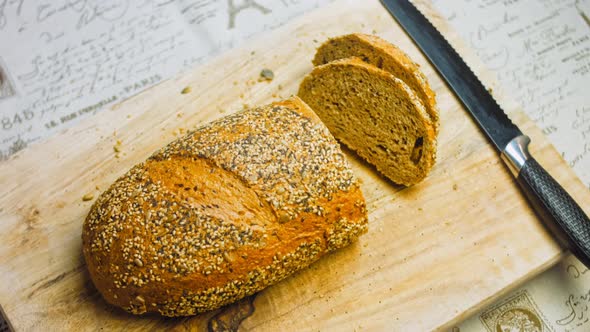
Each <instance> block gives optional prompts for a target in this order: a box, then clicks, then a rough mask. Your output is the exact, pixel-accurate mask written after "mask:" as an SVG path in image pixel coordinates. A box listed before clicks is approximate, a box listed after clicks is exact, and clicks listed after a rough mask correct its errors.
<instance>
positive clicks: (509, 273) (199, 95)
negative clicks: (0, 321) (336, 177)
mask: <svg viewBox="0 0 590 332" xmlns="http://www.w3.org/2000/svg"><path fill="white" fill-rule="evenodd" d="M421 6H422V8H426V9H427V7H428V4H427V3H421ZM428 12H429V13H430V15H431V17H432V19H433V20H434V21H435V22H437V24H438V25H439V27H440V28H441V30H442V31H443V32H444V33H445V34H446V35H447V36H449V38H451V39H452V40H453V42H454V43H455V45H456V46H457V47H458V49H459V50H460V53H462V54H464V55H465V57H466V58H467V59H470V63H472V65H473V68H474V69H475V71H476V72H478V73H479V74H480V75H481V77H482V78H483V79H484V80H485V81H486V82H487V83H488V84H490V85H491V86H492V87H493V88H494V94H496V95H497V96H498V98H499V99H500V100H501V101H502V104H504V106H505V107H506V108H507V109H508V111H509V113H510V115H511V117H512V118H513V120H514V121H515V122H517V123H518V124H519V125H520V126H521V128H522V129H523V130H524V131H525V132H526V133H528V134H529V135H530V136H532V139H533V146H532V150H533V152H534V155H535V156H536V157H537V158H538V160H540V162H541V163H542V164H543V165H545V167H546V168H547V169H549V170H550V171H551V173H553V174H554V175H555V176H556V177H557V178H558V179H559V181H560V182H561V183H562V184H563V185H564V186H565V187H566V188H567V189H568V190H569V191H570V192H571V193H572V194H573V195H574V196H575V197H576V198H577V200H578V202H579V203H580V204H581V205H582V206H584V207H586V208H588V207H590V192H589V191H588V190H587V189H586V188H585V187H584V186H583V185H582V184H581V183H580V182H579V181H578V180H577V178H576V176H575V175H574V174H573V172H572V171H571V170H570V169H569V168H568V167H567V166H566V164H565V163H564V162H563V160H562V159H561V158H560V156H559V154H558V153H557V152H556V151H555V150H554V149H553V148H552V147H551V146H550V145H549V143H548V142H547V140H546V139H545V138H544V137H543V136H542V135H541V133H540V132H539V130H538V129H537V128H535V127H534V125H533V124H532V123H531V121H530V120H529V119H527V118H526V116H524V115H523V113H522V112H521V111H520V110H519V109H518V108H517V107H515V105H514V104H511V103H510V102H507V101H506V99H504V98H503V97H502V95H501V94H500V92H499V90H498V88H497V87H496V86H495V83H494V82H493V81H492V80H491V79H490V76H489V74H487V73H485V72H484V71H483V70H482V68H483V67H482V66H481V64H478V63H477V61H475V60H474V57H473V54H472V52H471V51H470V50H469V49H467V48H466V47H464V46H462V45H461V43H460V41H458V40H456V39H455V38H454V34H453V32H452V31H451V30H450V29H448V27H447V26H446V25H445V23H444V22H443V21H442V20H440V18H439V17H437V16H436V15H435V13H433V12H431V11H428ZM359 31H360V32H365V33H376V34H378V35H380V36H382V37H384V38H386V39H388V40H390V41H392V42H394V43H396V44H397V45H399V46H400V47H401V48H402V49H403V50H405V51H406V52H407V53H409V54H410V56H411V57H412V58H413V59H415V61H417V62H418V63H420V64H421V65H422V68H423V71H424V72H425V74H426V76H427V77H428V79H429V81H430V83H431V85H432V87H433V89H434V90H435V91H436V93H437V100H438V104H439V107H440V110H441V132H440V138H439V153H438V163H437V165H436V167H435V168H434V171H433V172H432V174H431V175H430V176H429V177H428V179H427V180H426V181H424V182H423V183H421V184H419V185H417V186H414V187H411V188H402V187H398V186H394V185H392V184H391V183H390V182H388V181H386V180H384V179H383V178H381V177H380V176H378V175H377V174H376V173H375V172H374V171H373V169H371V168H370V167H367V165H365V164H364V163H363V162H361V161H360V160H358V159H357V158H356V157H355V156H354V155H352V154H350V153H347V154H348V156H349V157H350V158H349V159H350V161H351V163H352V165H353V168H354V170H355V171H356V173H357V174H358V176H359V177H360V178H361V180H362V183H363V184H362V188H363V191H364V193H365V197H366V199H367V202H368V208H369V212H370V230H369V233H368V234H366V235H364V236H363V237H362V238H361V239H360V240H359V241H358V242H357V243H355V244H354V245H352V246H350V247H348V248H346V249H343V250H340V251H339V252H336V253H334V254H331V255H328V256H326V257H324V258H322V259H321V260H320V261H318V262H317V263H316V264H313V265H312V266H311V267H309V268H307V269H304V270H303V271H300V272H299V273H296V274H295V275H293V276H291V277H290V278H288V279H286V280H284V281H283V282H281V283H279V284H277V285H275V286H272V287H270V288H268V289H266V290H264V291H262V292H260V293H259V294H258V295H257V296H255V297H251V298H248V299H246V300H244V301H242V302H240V303H239V304H237V305H234V306H229V307H226V308H224V309H222V310H218V311H216V312H212V313H208V314H203V315H200V316H196V317H190V318H178V319H163V318H161V317H158V316H147V317H137V316H132V315H129V314H126V313H124V312H122V311H120V310H118V309H115V308H112V307H110V306H108V305H107V304H106V303H105V302H104V301H103V300H102V298H101V297H100V295H99V294H98V293H97V292H96V290H95V289H94V288H93V285H92V283H91V281H90V280H89V277H88V273H87V272H86V267H85V265H84V260H83V257H82V253H81V239H80V234H81V227H82V222H83V220H84V218H85V216H86V214H87V213H88V210H89V208H90V206H91V204H92V201H83V200H82V197H83V196H84V195H85V194H88V193H91V194H93V195H94V197H97V196H98V195H99V193H100V191H101V190H104V189H106V188H107V187H108V185H109V184H110V183H111V182H113V181H114V180H115V179H116V178H117V177H118V176H120V175H122V174H123V173H124V172H125V171H126V170H127V169H129V168H130V167H131V166H132V165H133V164H136V163H138V162H140V161H142V160H144V159H145V158H147V157H148V156H149V155H150V154H151V152H152V151H154V150H156V149H157V148H159V147H161V146H163V145H165V144H166V143H167V142H169V141H171V140H173V139H174V138H175V137H176V135H178V134H179V132H183V131H184V130H187V129H190V128H194V127H196V126H198V125H200V124H202V123H204V122H207V121H210V120H212V119H215V118H218V117H220V116H223V115H224V114H227V113H229V112H234V111H236V110H240V109H242V108H243V107H244V106H245V104H248V105H262V104H266V103H268V102H270V101H273V100H278V99H282V98H285V97H287V96H289V95H291V94H294V93H295V92H296V91H297V87H298V84H299V82H300V81H301V79H302V78H303V76H304V75H305V74H306V73H308V72H309V71H310V70H311V68H312V66H311V62H310V60H311V58H312V56H313V54H314V50H315V48H316V47H317V46H318V45H319V44H320V43H321V42H322V41H324V40H325V39H326V38H328V37H330V36H336V35H340V34H345V33H350V32H359ZM263 68H270V69H272V70H273V71H274V73H275V79H274V80H273V81H272V82H258V80H257V79H258V77H259V73H260V71H261V69H263ZM189 86H190V87H191V92H190V93H187V94H181V91H182V90H183V89H184V88H185V87H189ZM118 140H119V141H121V142H122V143H121V147H120V149H121V152H120V153H119V154H118V156H119V158H117V157H116V154H115V152H114V150H113V146H114V145H115V144H117V143H116V142H117V141H118ZM0 183H2V186H3V190H2V193H1V194H0V225H1V227H2V233H1V234H0V278H1V279H0V304H1V306H2V310H3V313H4V314H5V315H6V316H7V318H8V320H9V322H10V324H11V325H12V327H13V328H15V329H16V330H18V331H28V330H75V331H79V330H97V329H103V330H107V331H110V330H114V329H124V330H144V329H156V330H160V329H176V330H200V329H207V326H209V328H211V329H214V328H216V327H218V328H219V327H223V326H234V327H235V326H237V324H239V322H240V320H242V319H244V320H243V321H242V322H241V325H240V329H242V330H268V331H286V330H297V331H299V330H308V329H314V330H347V331H351V330H356V329H359V330H361V329H362V330H365V329H370V330H382V329H386V330H400V329H401V328H402V327H403V329H404V330H411V331H415V330H420V331H424V330H431V329H437V328H443V327H447V326H449V324H452V323H453V322H455V321H457V320H459V319H462V318H465V317H466V316H467V315H468V314H470V313H472V312H473V311H474V310H476V309H478V308H480V307H481V306H482V305H484V304H486V303H489V302H490V301H491V300H492V299H494V297H496V296H498V295H499V294H501V293H502V292H505V291H506V290H508V289H510V288H512V287H514V286H515V285H517V284H518V283H520V282H522V281H524V280H526V279H528V278H530V277H532V276H534V275H535V274H537V273H539V272H540V271H542V270H544V269H546V268H547V267H548V266H550V265H551V264H553V263H554V262H556V261H557V260H558V259H559V258H560V257H561V256H562V254H563V252H562V250H561V249H560V248H559V247H558V246H557V245H556V244H555V243H554V242H553V240H552V239H551V237H550V236H549V235H548V234H547V233H546V231H545V230H544V228H543V227H542V226H541V224H540V223H539V221H538V219H537V218H536V217H535V216H534V214H533V213H532V212H531V210H530V209H529V207H528V205H527V204H526V202H525V201H524V199H523V197H522V196H521V193H520V192H519V190H518V189H517V187H516V183H515V182H514V181H513V179H512V178H511V176H510V175H509V172H508V171H507V169H506V168H505V167H504V166H503V164H502V163H501V162H500V159H499V158H498V155H497V153H496V152H495V151H494V150H493V149H492V147H491V145H490V144H488V143H487V141H486V139H485V138H484V137H483V136H482V134H481V133H480V132H479V130H478V128H477V127H476V126H475V124H474V122H473V121H472V120H471V118H470V117H469V116H468V115H467V113H466V112H465V110H464V109H463V108H462V106H460V104H459V103H458V101H457V99H456V98H455V97H454V96H453V95H452V94H451V93H450V91H449V90H448V88H447V87H446V86H445V85H444V84H443V82H442V81H441V79H440V78H439V76H437V74H436V73H435V72H434V71H433V69H432V67H431V66H430V65H429V64H428V63H427V62H426V60H425V59H424V57H423V56H422V55H421V54H420V53H419V51H418V50H417V49H416V48H415V46H414V45H413V44H412V43H411V42H410V40H409V39H408V37H407V36H406V35H405V34H404V33H403V32H402V30H401V29H400V28H399V26H398V25H397V24H396V23H395V22H394V21H393V20H392V19H391V17H390V16H389V15H388V14H387V12H385V10H384V9H383V8H382V7H381V5H380V4H379V3H378V1H376V0H371V1H362V2H361V1H340V2H336V3H334V4H332V5H331V6H329V7H326V8H323V9H320V10H318V11H316V12H313V13H310V14H308V15H306V16H305V17H302V18H300V19H297V20H295V21H293V22H292V23H290V24H289V25H287V26H285V27H283V28H280V29H279V30H277V31H275V32H274V33H272V34H270V35H266V36H263V37H262V38H260V39H258V40H257V41H254V42H251V43H249V44H248V45H246V46H244V47H242V48H240V49H237V50H233V51H231V52H229V53H227V54H225V55H223V56H221V57H218V58H217V59H215V60H214V61H211V62H209V63H208V64H207V65H205V66H202V67H199V68H195V69H194V70H192V71H190V72H188V73H186V74H185V75H183V76H181V77H178V78H176V79H172V80H170V81H167V82H164V83H162V84H160V85H158V86H156V87H154V88H152V89H150V90H149V91H146V92H144V93H141V94H139V95H137V96H135V97H133V98H131V99H130V100H127V101H125V102H123V103H121V104H119V105H117V106H115V107H113V108H112V109H111V110H105V111H103V112H101V113H100V114H98V115H96V116H95V117H93V118H92V119H90V120H88V121H85V122H83V123H80V124H79V125H77V126H76V127H74V128H71V129H69V130H65V131H63V132H61V133H60V134H58V135H56V136H55V137H53V138H51V139H50V140H48V141H45V142H43V143H40V144H37V145H34V146H32V147H30V148H29V149H27V150H26V151H23V152H22V153H20V154H18V155H16V156H14V157H13V158H12V159H11V160H9V161H8V162H6V163H4V164H2V165H0ZM586 210H587V211H588V209H586ZM224 324H226V325H224Z"/></svg>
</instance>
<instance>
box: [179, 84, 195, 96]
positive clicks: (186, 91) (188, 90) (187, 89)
mask: <svg viewBox="0 0 590 332" xmlns="http://www.w3.org/2000/svg"><path fill="white" fill-rule="evenodd" d="M191 91H192V89H191V87H190V86H187V87H185V88H184V89H182V91H180V93H182V94H183V95H185V94H187V93H190V92H191Z"/></svg>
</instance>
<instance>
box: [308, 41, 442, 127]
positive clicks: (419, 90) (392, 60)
mask: <svg viewBox="0 0 590 332" xmlns="http://www.w3.org/2000/svg"><path fill="white" fill-rule="evenodd" d="M350 57H359V58H361V60H363V61H364V62H366V63H369V64H371V65H373V66H376V67H377V68H380V69H383V70H385V71H388V72H390V73H392V74H393V75H394V76H395V77H397V78H399V79H401V80H402V81H404V83H406V84H407V85H408V86H409V87H410V88H411V89H412V90H414V92H415V93H416V95H417V96H418V98H420V100H421V101H422V104H424V107H425V108H426V112H427V113H428V116H429V117H430V120H431V123H432V126H433V127H434V131H435V133H438V126H439V115H438V113H439V112H438V108H437V107H436V100H435V93H434V91H432V89H431V88H430V85H429V84H428V80H427V79H426V76H424V74H423V73H422V71H420V66H419V65H418V64H416V63H415V62H414V61H412V59H410V57H408V56H407V55H406V53H404V52H403V51H402V50H400V49H399V48H398V47H396V46H395V45H393V44H391V43H389V42H388V41H386V40H384V39H382V38H380V37H378V36H373V35H365V34H362V33H353V34H349V35H344V36H339V37H334V38H330V39H328V41H326V42H325V43H323V44H322V45H321V46H320V47H319V48H318V50H317V52H316V54H315V57H314V59H313V61H312V62H313V64H314V65H315V66H319V65H323V64H326V63H328V62H330V61H334V60H338V59H344V58H350Z"/></svg>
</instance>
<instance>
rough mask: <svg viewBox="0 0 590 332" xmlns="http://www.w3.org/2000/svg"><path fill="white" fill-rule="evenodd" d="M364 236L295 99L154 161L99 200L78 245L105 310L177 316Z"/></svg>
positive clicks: (324, 145)
mask: <svg viewBox="0 0 590 332" xmlns="http://www.w3.org/2000/svg"><path fill="white" fill-rule="evenodd" d="M366 228H367V215H366V208H365V201H364V198H363V195H362V192H361V190H360V187H359V184H358V181H357V179H356V178H355V176H354V174H353V172H352V170H351V169H350V167H349V165H348V162H347V160H346V158H345V157H344V155H343V153H342V151H341V150H340V148H339V146H338V143H337V142H336V141H335V140H334V138H333V137H332V135H331V134H330V133H329V131H328V129H327V128H326V127H325V126H324V125H323V124H322V123H321V121H320V120H319V119H318V117H317V116H316V115H315V114H314V113H313V112H312V111H311V110H310V109H309V107H308V106H307V105H306V104H305V103H303V102H302V101H301V100H300V99H299V98H297V97H294V98H291V99H289V100H286V101H283V102H279V103H273V104H271V105H267V106H265V107H260V108H256V109H252V110H248V111H244V112H240V113H236V114H233V115H230V116H227V117H225V118H222V119H219V120H217V121H215V122H212V123H210V124H208V125H205V126H204V127H201V128H199V129H197V130H195V131H194V132H191V133H189V134H188V135H186V136H184V137H182V138H180V139H178V140H176V141H174V142H172V143H170V144H169V145H168V146H166V147H164V148H163V149H161V150H159V151H157V152H156V153H154V154H153V155H152V156H151V157H150V158H149V159H148V160H147V161H145V162H143V163H140V164H139V165H137V166H135V167H133V168H132V169H131V170H130V171H129V172H128V173H127V174H125V175H123V176H122V177H121V178H119V179H118V180H117V181H116V182H115V183H114V184H113V185H112V186H111V187H110V188H109V189H108V190H107V191H106V192H105V193H103V194H102V195H101V196H100V197H99V199H98V200H97V201H96V202H95V204H94V205H93V207H92V209H91V211H90V213H89V215H88V217H87V219H86V221H85V223H84V227H83V236H82V237H83V251H84V256H85V258H86V262H87V265H88V269H89V271H90V275H91V278H92V280H93V282H94V283H95V285H96V287H97V289H98V290H99V291H100V292H101V293H102V294H103V296H104V298H105V299H106V300H107V301H108V302H110V303H112V304H115V305H117V306H120V307H122V308H124V309H125V310H127V311H130V312H132V313H136V314H141V313H144V312H159V313H161V314H163V315H166V316H179V315H192V314H195V313H198V312H203V311H206V310H211V309H215V308H218V307H220V306H222V305H225V304H227V303H230V302H233V301H236V300H238V299H240V298H242V297H244V296H247V295H250V294H253V293H255V292H257V291H259V290H261V289H262V288H264V287H266V286H268V285H270V284H272V283H274V282H277V281H278V280H280V279H282V278H284V277H286V276H287V275H289V274H290V273H292V272H294V271H296V270H299V269H301V268H303V267H305V266H307V265H309V264H310V263H312V262H313V261H315V260H316V259H318V258H319V257H320V256H321V255H322V254H323V253H325V252H327V251H331V250H334V249H337V248H340V247H343V246H345V245H348V244H349V243H350V242H351V241H353V240H354V239H356V238H357V237H358V236H359V235H360V234H362V233H364V232H365V231H366Z"/></svg>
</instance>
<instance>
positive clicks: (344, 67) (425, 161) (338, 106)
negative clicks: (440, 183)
mask: <svg viewBox="0 0 590 332" xmlns="http://www.w3.org/2000/svg"><path fill="white" fill-rule="evenodd" d="M298 96H299V97H301V99H303V100H304V101H305V102H306V103H307V104H308V105H309V106H310V107H311V108H312V109H313V110H314V111H315V112H316V113H317V114H318V116H319V117H320V118H321V119H322V121H324V123H325V124H326V125H327V126H328V128H329V129H330V131H331V132H332V134H333V135H334V136H335V137H336V138H337V139H338V140H340V141H341V142H342V143H344V144H345V145H346V146H348V147H349V148H351V149H352V150H354V151H355V152H357V153H358V154H359V156H361V157H363V158H364V159H365V160H366V161H367V162H369V163H370V164H373V165H374V166H375V167H376V168H377V170H378V171H379V172H381V173H382V174H383V175H385V176H386V177H388V178H389V179H390V180H392V181H393V182H395V183H398V184H403V185H413V184H416V183H418V182H420V181H422V180H423V179H424V178H425V177H426V176H427V175H428V173H429V172H430V170H431V168H432V167H433V165H434V163H435V159H436V145H437V142H436V133H435V130H434V128H433V126H432V124H431V120H430V117H429V116H428V114H427V112H426V110H425V108H424V105H423V104H422V102H421V100H420V99H419V98H418V97H417V96H416V94H415V93H414V91H413V90H412V89H411V88H409V87H408V86H407V84H405V83H404V82H403V81H402V80H400V79H399V78H397V77H395V76H394V75H393V74H391V73H390V72H387V71H385V70H382V69H379V68H377V67H375V66H373V65H371V64H368V63H366V62H364V61H362V60H361V59H359V58H356V57H353V58H345V59H340V60H335V61H332V62H329V63H327V64H325V65H320V66H317V67H315V68H314V69H313V71H312V72H311V73H309V74H308V75H307V76H306V77H305V78H304V80H303V81H302V82H301V85H300V86H299V92H298Z"/></svg>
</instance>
